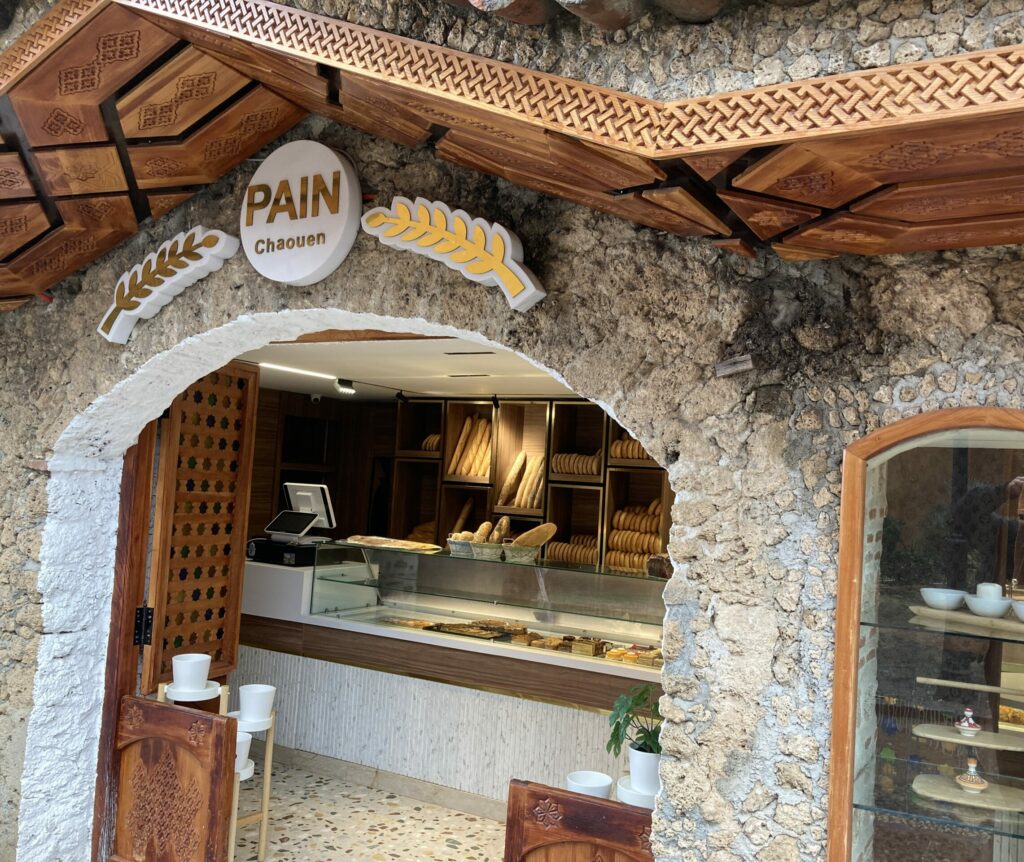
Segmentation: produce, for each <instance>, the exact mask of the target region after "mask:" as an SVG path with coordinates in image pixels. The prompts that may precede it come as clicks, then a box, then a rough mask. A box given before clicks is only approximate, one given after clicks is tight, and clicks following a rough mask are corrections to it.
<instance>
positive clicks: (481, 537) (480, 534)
mask: <svg viewBox="0 0 1024 862" xmlns="http://www.w3.org/2000/svg"><path fill="white" fill-rule="evenodd" d="M492 529H494V525H493V524H492V523H491V522H490V521H484V522H483V523H482V524H481V525H480V526H479V527H478V528H477V531H476V532H475V533H473V538H472V539H470V541H471V542H486V541H487V540H488V539H489V538H490V536H491V530H492Z"/></svg>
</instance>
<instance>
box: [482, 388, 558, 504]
mask: <svg viewBox="0 0 1024 862" xmlns="http://www.w3.org/2000/svg"><path fill="white" fill-rule="evenodd" d="M549 414H550V405H549V403H548V402H546V401H529V402H524V401H502V402H500V404H499V407H498V419H497V423H496V433H495V435H494V436H495V441H496V452H495V471H494V487H495V499H494V502H493V507H494V513H495V514H497V515H509V516H512V515H516V516H519V517H528V518H529V517H541V516H542V515H543V514H544V488H545V485H546V484H547V455H548V424H549ZM521 453H525V456H526V458H525V464H527V465H533V466H534V469H535V481H534V483H533V484H534V489H533V490H532V491H531V493H530V497H531V499H532V500H536V501H537V503H538V505H535V506H530V505H519V506H517V505H515V504H514V502H511V503H506V504H505V505H500V501H499V500H498V499H497V495H498V493H500V491H501V489H502V487H503V485H504V484H505V481H506V479H507V478H508V474H509V471H510V470H511V469H512V467H513V465H514V464H515V463H516V461H517V459H519V456H520V454H521ZM527 469H528V468H526V467H525V466H524V469H523V470H521V471H520V475H521V476H522V477H523V478H524V479H525V477H526V476H527V475H528V474H527ZM521 484H522V483H521V482H520V485H521ZM512 500H513V501H514V500H515V491H513V494H512ZM528 502H529V501H528Z"/></svg>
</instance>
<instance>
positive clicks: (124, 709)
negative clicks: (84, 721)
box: [109, 695, 238, 862]
mask: <svg viewBox="0 0 1024 862" xmlns="http://www.w3.org/2000/svg"><path fill="white" fill-rule="evenodd" d="M237 729H238V725H237V723H236V722H235V720H234V719H233V718H228V717H227V716H222V715H210V714H208V713H204V712H199V711H197V710H194V709H186V708H184V707H180V706H175V705H173V704H170V703H161V702H158V701H154V700H145V699H143V698H139V697H133V696H131V695H126V696H125V697H124V698H123V699H122V700H121V709H120V716H119V720H118V723H117V737H116V744H117V748H118V751H119V754H120V758H119V766H118V776H117V821H116V823H115V825H114V851H113V853H112V854H111V855H110V857H109V858H110V862H222V860H224V859H225V858H226V857H227V837H228V822H229V820H230V817H231V796H232V790H233V786H234V765H235V734H236V733H237Z"/></svg>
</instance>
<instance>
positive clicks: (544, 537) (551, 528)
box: [512, 522, 558, 548]
mask: <svg viewBox="0 0 1024 862" xmlns="http://www.w3.org/2000/svg"><path fill="white" fill-rule="evenodd" d="M557 532H558V526H557V525H556V524H552V523H550V522H549V523H547V524H541V525H540V526H539V527H534V528H533V529H532V530H527V531H526V532H525V533H523V534H522V535H521V536H520V537H519V538H518V539H516V540H515V541H514V542H513V543H512V544H513V545H516V546H517V547H520V548H539V547H540V546H541V545H543V544H544V543H545V542H547V541H550V539H551V537H552V536H554V535H555V533H557Z"/></svg>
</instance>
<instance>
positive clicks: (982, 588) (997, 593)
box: [975, 582, 1003, 599]
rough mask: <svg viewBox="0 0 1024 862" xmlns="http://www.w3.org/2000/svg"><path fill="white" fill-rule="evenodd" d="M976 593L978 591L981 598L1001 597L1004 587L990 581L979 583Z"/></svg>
mask: <svg viewBox="0 0 1024 862" xmlns="http://www.w3.org/2000/svg"><path fill="white" fill-rule="evenodd" d="M975 593H977V596H978V598H979V599H1001V598H1002V597H1003V588H1002V587H1001V586H999V584H993V583H991V582H988V583H984V584H978V587H977V589H976V590H975Z"/></svg>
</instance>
